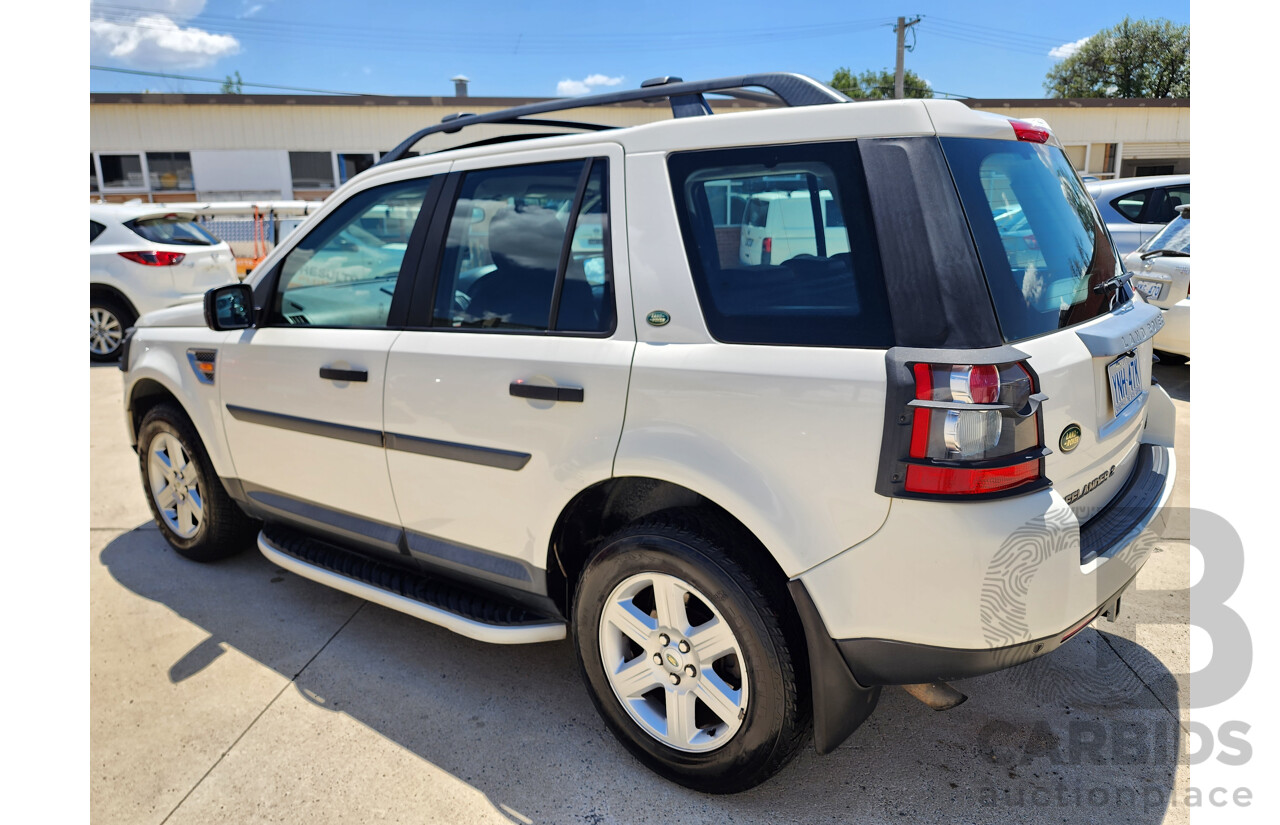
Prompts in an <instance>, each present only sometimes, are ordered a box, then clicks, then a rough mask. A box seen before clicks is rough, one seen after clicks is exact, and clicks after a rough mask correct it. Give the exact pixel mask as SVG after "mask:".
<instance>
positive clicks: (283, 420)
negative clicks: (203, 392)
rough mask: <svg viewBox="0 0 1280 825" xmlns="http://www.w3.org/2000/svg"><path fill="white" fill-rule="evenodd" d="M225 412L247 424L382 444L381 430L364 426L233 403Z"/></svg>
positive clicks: (371, 445)
mask: <svg viewBox="0 0 1280 825" xmlns="http://www.w3.org/2000/svg"><path fill="white" fill-rule="evenodd" d="M227 412H229V413H231V416H232V417H233V418H235V419H236V420H237V421H245V422H247V423H249V424H261V425H263V426H264V427H276V428H279V429H281V430H293V431H294V432H299V433H306V434H307V435H318V436H322V437H324V438H336V439H338V440H339V441H353V442H355V443H356V444H367V445H369V446H370V447H381V446H382V440H383V439H382V432H381V431H380V430H367V429H365V428H364V427H351V426H348V425H346V424H333V423H330V422H328V421H317V420H315V419H314V418H302V417H300V416H296V415H285V414H284V413H274V412H267V411H265V410H254V409H250V408H249V407H240V406H237V405H235V404H228V405H227Z"/></svg>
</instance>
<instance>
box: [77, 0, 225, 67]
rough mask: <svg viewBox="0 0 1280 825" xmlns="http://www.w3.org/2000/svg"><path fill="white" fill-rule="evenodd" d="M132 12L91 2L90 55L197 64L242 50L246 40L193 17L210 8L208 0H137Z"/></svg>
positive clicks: (150, 63)
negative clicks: (198, 23) (199, 25)
mask: <svg viewBox="0 0 1280 825" xmlns="http://www.w3.org/2000/svg"><path fill="white" fill-rule="evenodd" d="M131 2H132V3H134V4H135V6H136V9H130V11H129V12H127V13H122V12H121V11H119V10H111V8H110V7H108V8H106V9H100V8H98V7H97V6H96V4H95V5H93V6H91V7H90V13H91V15H92V19H91V20H90V21H89V54H90V56H91V57H99V58H101V57H107V58H111V59H112V60H117V61H119V62H121V63H124V64H125V65H128V66H139V67H150V68H165V69H171V68H183V69H194V68H199V67H202V66H208V65H210V64H212V63H215V62H217V61H218V60H219V59H221V58H223V57H227V56H228V55H233V54H236V53H237V52H239V51H240V41H238V40H236V39H235V38H234V37H232V36H231V35H229V34H214V33H212V32H208V31H205V30H204V29H201V28H197V27H195V26H184V25H182V23H184V22H185V21H187V20H190V19H191V18H192V17H195V16H196V15H198V14H199V13H200V12H201V11H202V10H203V9H204V0H131Z"/></svg>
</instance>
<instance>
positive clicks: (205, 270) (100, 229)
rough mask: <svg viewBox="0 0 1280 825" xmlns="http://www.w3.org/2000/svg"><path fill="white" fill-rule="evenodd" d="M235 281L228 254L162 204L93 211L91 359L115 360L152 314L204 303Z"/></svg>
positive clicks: (101, 207) (190, 216) (92, 206)
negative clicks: (130, 332)
mask: <svg viewBox="0 0 1280 825" xmlns="http://www.w3.org/2000/svg"><path fill="white" fill-rule="evenodd" d="M236 280H237V275H236V259H235V255H234V254H232V252H231V248H230V247H229V246H227V244H225V243H224V242H222V241H220V240H218V239H217V238H215V237H214V236H213V235H211V234H209V233H208V232H207V231H206V230H205V229H204V228H203V227H201V226H200V224H199V223H197V222H196V220H195V215H193V214H189V213H182V212H175V211H174V210H173V208H172V207H168V206H166V205H165V204H162V203H145V204H90V205H89V358H90V359H92V360H94V361H114V360H115V359H116V358H117V357H119V355H120V345H121V344H122V343H123V342H124V336H125V331H126V330H127V329H128V328H129V327H130V326H132V325H133V323H134V321H135V320H137V318H138V316H139V315H141V314H142V313H144V312H150V311H151V310H153V309H162V308H164V307H170V306H174V305H176V304H182V303H190V302H192V301H200V300H202V299H203V298H204V293H205V292H206V291H208V290H209V289H210V288H212V287H215V286H219V285H221V284H226V283H234V282H235V281H236Z"/></svg>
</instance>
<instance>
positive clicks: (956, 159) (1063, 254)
mask: <svg viewBox="0 0 1280 825" xmlns="http://www.w3.org/2000/svg"><path fill="white" fill-rule="evenodd" d="M941 144H942V149H943V153H944V154H945V155H946V159H947V164H948V166H949V167H950V169H951V174H952V177H953V179H954V180H955V184H956V188H957V190H959V193H960V200H961V202H962V203H963V205H964V210H965V214H966V217H967V218H968V221H969V228H970V231H971V232H972V233H973V238H974V241H975V242H976V244H977V248H978V255H979V258H980V259H981V262H982V269H983V272H984V274H985V276H986V280H987V286H988V288H989V289H990V291H991V298H992V301H993V303H994V304H995V308H996V316H997V318H998V320H999V323H1000V329H1001V332H1002V334H1003V336H1004V339H1005V341H1008V342H1014V341H1020V340H1023V339H1026V338H1032V337H1035V336H1037V335H1043V334H1044V333H1047V332H1053V331H1054V330H1058V329H1062V328H1064V327H1069V326H1072V325H1074V324H1079V323H1081V322H1083V321H1087V320H1089V319H1091V318H1096V317H1098V316H1099V315H1102V314H1104V313H1106V312H1108V311H1110V309H1111V308H1112V307H1113V306H1115V305H1118V304H1119V303H1122V302H1123V301H1125V300H1127V299H1128V297H1129V293H1128V291H1127V288H1124V287H1120V288H1116V289H1107V288H1099V289H1098V290H1095V289H1094V288H1095V287H1099V286H1100V285H1101V284H1102V283H1103V282H1105V281H1107V280H1108V279H1110V278H1112V277H1114V276H1115V275H1116V274H1118V273H1119V271H1120V268H1119V261H1118V260H1117V258H1116V253H1115V250H1114V249H1113V248H1112V246H1111V242H1110V239H1109V237H1108V235H1107V233H1106V231H1105V230H1104V229H1103V227H1102V226H1101V224H1100V223H1099V221H1098V217H1097V213H1096V210H1095V208H1094V205H1093V201H1092V199H1091V198H1090V197H1089V195H1088V193H1086V192H1085V190H1084V187H1083V186H1082V185H1081V183H1080V179H1079V178H1078V177H1077V176H1076V173H1075V171H1074V170H1073V169H1072V168H1071V164H1070V163H1069V162H1068V160H1067V158H1066V156H1065V155H1063V153H1062V150H1060V149H1058V148H1057V147H1053V146H1048V145H1044V144H1037V143H1028V142H1024V141H1007V140H984V139H974V138H942V139H941Z"/></svg>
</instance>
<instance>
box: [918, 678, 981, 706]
mask: <svg viewBox="0 0 1280 825" xmlns="http://www.w3.org/2000/svg"><path fill="white" fill-rule="evenodd" d="M902 689H903V690H905V691H906V692H907V693H910V694H911V695H912V696H914V697H915V698H917V699H919V700H920V701H921V702H924V703H925V704H926V705H928V706H929V707H931V708H933V709H934V710H951V709H952V708H953V707H955V706H956V705H958V704H960V703H962V702H963V701H964V700H965V699H968V698H969V697H968V696H965V695H964V694H963V693H961V692H960V691H958V690H956V689H955V688H953V687H952V686H951V685H949V684H947V683H946V682H931V683H929V684H920V685H903V686H902Z"/></svg>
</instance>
